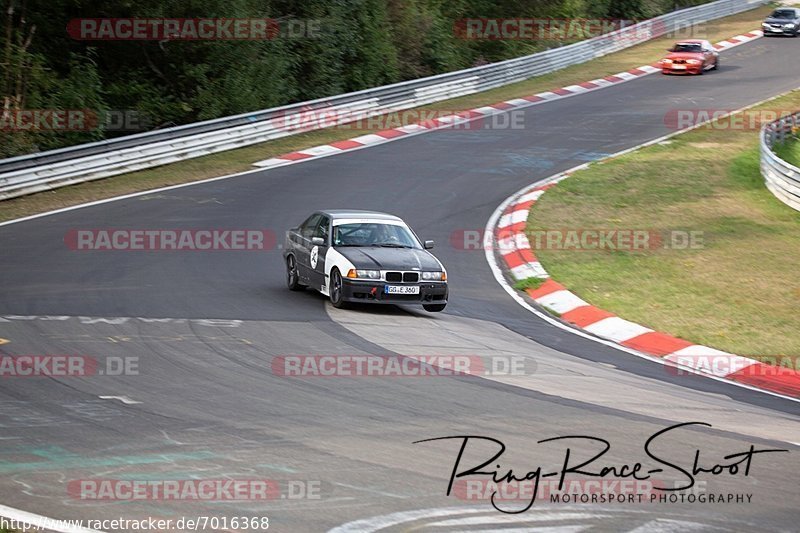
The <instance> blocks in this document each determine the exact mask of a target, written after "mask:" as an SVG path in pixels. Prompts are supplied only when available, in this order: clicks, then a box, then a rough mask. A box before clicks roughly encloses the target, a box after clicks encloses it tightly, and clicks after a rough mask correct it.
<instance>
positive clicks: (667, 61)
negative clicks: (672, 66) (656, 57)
mask: <svg viewBox="0 0 800 533" xmlns="http://www.w3.org/2000/svg"><path fill="white" fill-rule="evenodd" d="M661 62H662V63H672V60H671V59H662V60H661Z"/></svg>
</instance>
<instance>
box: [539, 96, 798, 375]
mask: <svg viewBox="0 0 800 533" xmlns="http://www.w3.org/2000/svg"><path fill="white" fill-rule="evenodd" d="M761 107H764V108H767V109H800V92H794V93H792V94H790V95H787V96H785V97H782V98H781V99H779V100H776V101H772V102H769V103H767V104H764V105H763V106H761ZM724 124H725V123H724V122H721V123H720V124H718V125H714V126H707V127H702V128H699V129H697V130H694V131H691V132H688V133H684V134H681V135H679V136H677V137H673V138H672V139H671V140H670V141H668V142H667V143H664V144H659V145H655V146H652V147H648V148H644V149H641V150H638V151H636V152H633V153H631V154H628V155H625V156H621V157H618V158H616V159H613V160H609V161H607V162H602V163H597V164H594V165H591V166H590V167H589V168H587V169H586V170H582V171H579V172H577V173H575V174H573V175H572V177H570V178H569V179H567V180H565V181H562V182H561V183H559V185H558V186H557V187H554V188H553V189H550V190H549V191H548V192H547V194H545V195H544V196H542V198H541V199H540V200H539V202H537V204H535V207H534V209H533V210H532V211H531V218H530V219H529V223H528V231H529V232H530V231H533V230H545V229H548V228H551V229H552V228H558V229H564V228H576V229H577V228H592V229H648V230H655V231H658V232H659V233H661V234H664V232H668V231H671V230H680V231H696V232H702V233H701V234H699V235H698V236H701V237H702V241H699V240H698V242H696V244H697V245H698V246H696V247H694V248H690V249H675V248H665V247H658V248H656V249H652V250H645V251H574V250H573V251H570V250H536V255H537V257H538V259H539V260H540V261H541V262H542V264H543V265H544V267H545V268H546V269H547V270H548V272H549V273H550V274H551V275H552V276H553V278H554V279H555V280H557V281H559V282H560V283H563V284H564V285H565V286H567V287H568V288H569V289H570V290H572V291H574V292H575V293H576V294H578V295H579V296H580V297H581V298H583V299H585V300H586V301H588V302H591V303H592V304H594V305H596V306H598V307H600V308H602V309H606V310H608V311H611V312H614V313H616V314H618V315H620V316H622V317H623V318H626V319H628V320H631V321H633V322H637V323H640V324H643V325H646V326H648V327H651V328H653V329H655V330H657V331H663V332H667V333H670V334H672V335H675V336H678V337H681V338H684V339H687V340H689V341H692V342H696V343H700V344H706V345H709V346H712V347H715V348H718V349H721V350H725V351H729V352H734V353H737V354H740V355H747V356H753V357H759V356H763V357H764V358H765V359H766V358H767V357H768V356H776V355H791V356H797V355H800V314H799V313H798V312H797V309H798V304H800V277H798V276H797V267H798V259H799V258H800V213H798V212H797V211H794V210H793V209H791V208H789V207H787V206H786V205H784V204H782V203H781V202H780V201H778V200H777V199H776V198H775V197H774V196H773V195H772V194H771V193H770V192H769V191H768V190H767V189H766V188H765V187H764V184H763V179H762V177H761V174H760V171H759V151H758V132H757V131H752V130H735V131H734V130H731V129H729V128H725V127H724Z"/></svg>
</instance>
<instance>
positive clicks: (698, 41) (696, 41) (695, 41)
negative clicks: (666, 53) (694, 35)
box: [675, 39, 706, 44]
mask: <svg viewBox="0 0 800 533" xmlns="http://www.w3.org/2000/svg"><path fill="white" fill-rule="evenodd" d="M704 42H706V41H705V39H683V40H682V41H677V42H676V43H675V44H703V43H704Z"/></svg>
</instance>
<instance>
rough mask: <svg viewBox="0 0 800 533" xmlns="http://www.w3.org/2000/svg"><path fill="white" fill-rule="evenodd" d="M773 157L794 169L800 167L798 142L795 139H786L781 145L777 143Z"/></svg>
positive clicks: (799, 142) (799, 145)
mask: <svg viewBox="0 0 800 533" xmlns="http://www.w3.org/2000/svg"><path fill="white" fill-rule="evenodd" d="M773 150H774V152H775V155H777V156H778V157H780V158H781V159H783V160H784V161H786V162H787V163H789V164H790V165H794V166H796V167H800V140H798V139H796V138H791V139H787V140H786V141H784V142H782V143H777V144H776V145H775V147H774V148H773Z"/></svg>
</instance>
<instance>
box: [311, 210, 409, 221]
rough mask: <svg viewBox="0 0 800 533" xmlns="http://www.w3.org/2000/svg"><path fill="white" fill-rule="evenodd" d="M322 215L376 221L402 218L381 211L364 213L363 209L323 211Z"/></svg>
mask: <svg viewBox="0 0 800 533" xmlns="http://www.w3.org/2000/svg"><path fill="white" fill-rule="evenodd" d="M320 213H324V214H326V215H328V216H330V217H331V218H333V219H337V218H371V219H376V220H400V217H396V216H394V215H390V214H388V213H381V212H379V211H364V210H361V209H321V210H320Z"/></svg>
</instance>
